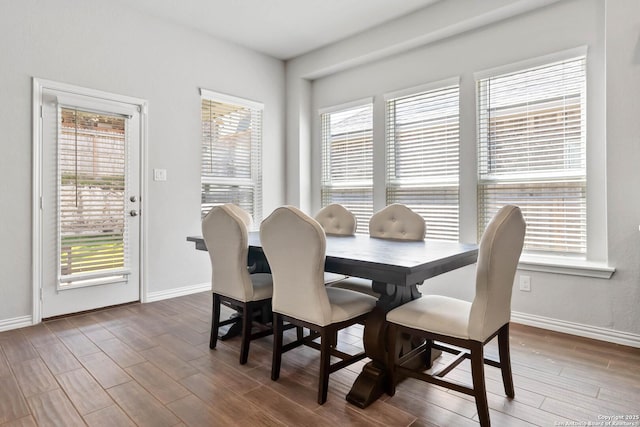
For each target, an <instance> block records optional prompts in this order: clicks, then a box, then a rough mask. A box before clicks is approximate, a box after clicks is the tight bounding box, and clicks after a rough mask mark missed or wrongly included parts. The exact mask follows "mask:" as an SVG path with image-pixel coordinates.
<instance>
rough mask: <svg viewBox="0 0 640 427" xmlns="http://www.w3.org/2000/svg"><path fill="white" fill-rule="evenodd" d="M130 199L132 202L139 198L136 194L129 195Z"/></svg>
mask: <svg viewBox="0 0 640 427" xmlns="http://www.w3.org/2000/svg"><path fill="white" fill-rule="evenodd" d="M129 200H131V201H132V202H135V201H136V200H138V199H137V198H136V196H131V197H129Z"/></svg>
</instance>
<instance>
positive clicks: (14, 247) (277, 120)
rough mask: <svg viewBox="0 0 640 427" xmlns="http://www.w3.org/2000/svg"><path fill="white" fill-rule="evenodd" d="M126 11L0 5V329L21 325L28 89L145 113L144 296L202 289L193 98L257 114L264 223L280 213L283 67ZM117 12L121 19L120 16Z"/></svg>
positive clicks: (109, 6) (94, 4)
mask: <svg viewBox="0 0 640 427" xmlns="http://www.w3.org/2000/svg"><path fill="white" fill-rule="evenodd" d="M126 5H127V2H126V1H124V2H99V1H73V0H55V1H39V0H21V1H10V2H9V1H3V2H1V3H0V61H1V65H0V129H1V131H2V133H1V135H2V137H1V139H0V144H1V147H2V155H1V156H0V177H1V179H0V195H1V200H2V208H1V209H0V325H1V324H2V323H3V322H4V323H5V324H6V323H7V322H10V320H11V319H16V318H22V317H24V316H31V306H32V277H31V250H32V248H31V238H32V236H31V192H32V187H31V186H32V180H31V174H32V172H31V163H32V162H31V146H32V138H31V79H32V77H38V78H42V79H48V80H54V81H59V82H65V83H70V84H73V85H78V86H84V87H88V88H93V89H99V90H103V91H108V92H113V93H118V94H123V95H128V96H133V97H138V98H143V99H146V100H148V101H149V116H148V117H149V137H148V165H149V169H150V172H151V170H152V169H153V168H163V169H166V170H167V174H168V179H167V181H166V182H154V181H152V180H151V176H147V177H145V178H146V179H147V180H149V185H148V190H149V191H148V193H147V194H146V198H147V202H148V210H147V211H146V212H144V213H143V214H144V215H145V218H146V221H147V223H148V229H149V231H150V232H149V233H148V247H147V249H148V252H147V256H148V260H149V262H148V267H149V269H148V271H147V272H146V280H147V284H148V290H149V292H151V293H161V292H163V291H167V290H170V289H175V288H179V287H184V286H193V285H198V284H203V283H206V282H209V281H210V276H209V274H210V272H209V271H210V267H209V261H208V257H207V256H206V253H202V252H200V253H197V252H196V251H195V250H194V246H193V244H191V243H188V242H186V240H185V237H186V236H187V235H190V234H199V233H200V216H199V215H200V212H199V209H200V170H199V167H200V145H199V144H200V132H201V124H200V95H199V88H200V87H204V88H207V89H211V90H214V91H218V92H222V93H227V94H231V95H234V96H238V97H244V98H247V99H252V100H256V101H260V102H262V103H264V105H265V109H264V134H263V135H264V148H263V155H264V166H263V174H264V181H263V189H264V196H263V200H264V212H265V213H268V212H270V211H271V210H272V209H273V208H274V207H276V206H278V205H280V204H282V203H283V202H284V150H283V139H284V82H285V81H284V76H285V70H284V64H283V62H282V61H279V60H276V59H273V58H270V57H268V56H265V55H261V54H258V53H255V52H253V51H250V50H247V49H244V48H241V47H238V46H236V45H233V44H229V43H226V42H222V41H220V40H217V39H214V38H211V37H208V36H206V35H204V34H202V33H197V32H194V31H191V30H188V29H185V28H182V27H179V26H174V25H172V24H169V23H166V22H164V21H160V20H156V19H154V18H152V17H148V16H143V15H140V14H138V13H137V12H135V11H133V10H127V9H126V8H127V6H126ZM119 8H124V9H119Z"/></svg>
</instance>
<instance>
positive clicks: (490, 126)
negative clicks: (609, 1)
mask: <svg viewBox="0 0 640 427" xmlns="http://www.w3.org/2000/svg"><path fill="white" fill-rule="evenodd" d="M478 91H479V97H478V100H479V106H478V114H479V121H478V123H479V153H478V161H479V164H478V167H479V182H478V184H479V185H478V200H479V205H478V208H479V212H478V213H479V215H478V219H479V227H478V228H479V231H480V232H482V231H483V230H484V229H485V227H486V225H487V223H488V222H489V220H490V219H491V217H492V216H493V215H494V214H495V212H496V211H497V210H498V209H499V208H500V207H501V206H503V205H505V204H508V203H511V204H516V205H519V206H520V207H521V208H522V211H523V214H524V216H525V219H526V221H527V234H526V238H525V249H526V250H527V251H530V252H550V253H566V254H580V255H584V254H586V250H587V235H586V234H587V206H586V186H587V180H586V77H585V57H584V56H581V57H578V58H573V59H569V60H564V61H560V62H555V63H552V64H548V65H545V66H541V67H536V68H531V69H527V70H522V71H519V72H515V73H511V74H506V75H501V76H496V77H491V78H487V79H483V80H480V81H479V82H478Z"/></svg>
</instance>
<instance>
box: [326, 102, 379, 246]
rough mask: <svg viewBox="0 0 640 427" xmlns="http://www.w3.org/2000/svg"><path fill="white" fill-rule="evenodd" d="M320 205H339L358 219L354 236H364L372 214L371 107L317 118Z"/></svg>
mask: <svg viewBox="0 0 640 427" xmlns="http://www.w3.org/2000/svg"><path fill="white" fill-rule="evenodd" d="M321 122H322V185H321V197H322V206H323V207H324V206H327V205H329V204H331V203H339V204H341V205H343V206H345V207H346V208H347V209H349V210H350V211H351V212H353V213H354V215H355V216H356V217H357V219H358V229H357V232H358V233H367V232H368V230H369V228H368V226H369V218H371V215H372V213H373V106H372V104H370V103H369V104H366V105H361V106H357V107H353V108H348V109H346V110H342V111H336V112H330V113H329V112H328V113H323V114H322V115H321Z"/></svg>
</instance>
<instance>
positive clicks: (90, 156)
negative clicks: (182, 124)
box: [58, 107, 128, 287]
mask: <svg viewBox="0 0 640 427" xmlns="http://www.w3.org/2000/svg"><path fill="white" fill-rule="evenodd" d="M58 114H59V133H58V185H59V186H58V196H59V200H58V209H59V212H58V213H59V216H58V217H59V236H60V237H59V238H60V240H59V255H60V264H59V265H60V286H61V287H64V286H69V285H74V284H82V283H87V282H91V283H96V284H97V283H101V281H102V282H104V281H113V280H114V279H115V278H117V277H118V276H119V278H120V279H121V280H122V279H123V278H125V277H126V275H127V274H128V273H127V270H126V269H127V268H128V265H127V263H128V256H127V254H128V248H127V245H126V242H127V236H126V234H127V222H126V220H125V212H124V209H125V194H126V193H125V190H126V189H125V182H126V180H125V177H126V172H127V166H126V157H127V156H126V150H127V139H128V138H127V118H125V117H123V116H114V115H108V114H100V113H93V112H88V111H82V110H78V109H74V108H65V107H60V108H59V109H58Z"/></svg>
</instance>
